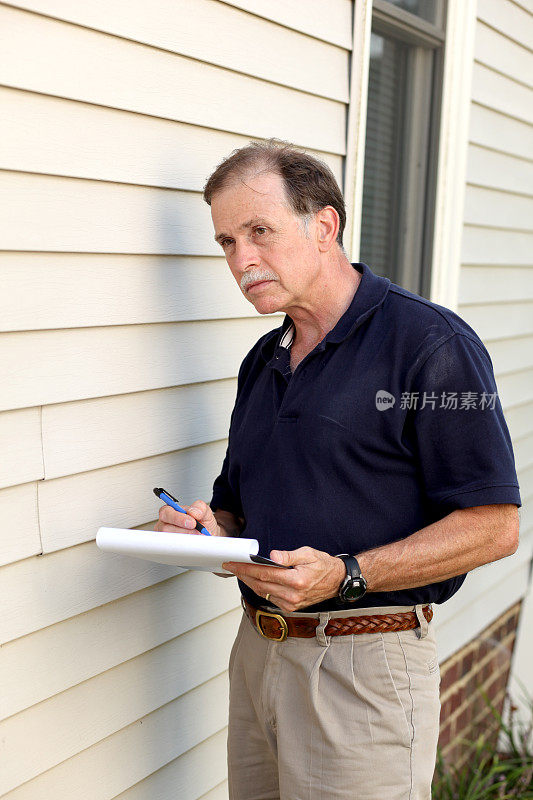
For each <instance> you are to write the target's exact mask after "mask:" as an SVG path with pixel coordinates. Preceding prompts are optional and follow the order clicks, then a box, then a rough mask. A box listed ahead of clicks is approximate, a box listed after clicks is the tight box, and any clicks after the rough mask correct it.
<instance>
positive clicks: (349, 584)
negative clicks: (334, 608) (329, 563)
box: [335, 553, 366, 603]
mask: <svg viewBox="0 0 533 800" xmlns="http://www.w3.org/2000/svg"><path fill="white" fill-rule="evenodd" d="M335 558H341V559H342V560H343V561H344V563H345V565H346V577H345V578H344V580H343V582H342V583H341V585H340V588H339V593H338V595H337V602H338V603H355V601H356V600H359V599H360V598H361V597H362V596H363V595H364V594H365V593H366V581H365V579H364V578H363V576H362V575H361V568H360V566H359V563H358V561H357V559H356V557H355V556H351V555H349V554H348V553H339V554H338V555H337V556H335Z"/></svg>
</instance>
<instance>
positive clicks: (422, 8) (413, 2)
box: [389, 0, 438, 23]
mask: <svg viewBox="0 0 533 800" xmlns="http://www.w3.org/2000/svg"><path fill="white" fill-rule="evenodd" d="M389 2H390V3H391V5H393V6H397V7H398V8H403V10H404V11H409V12H410V13H411V14H416V16H417V17H421V18H422V19H425V20H427V21H428V22H433V23H435V22H437V10H438V9H437V0H389Z"/></svg>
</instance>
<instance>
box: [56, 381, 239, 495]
mask: <svg viewBox="0 0 533 800" xmlns="http://www.w3.org/2000/svg"><path fill="white" fill-rule="evenodd" d="M236 392H237V381H236V379H235V378H229V379H227V380H222V381H208V382H205V383H200V384H193V385H191V386H184V387H178V388H176V389H158V390H156V391H153V392H136V393H134V394H131V395H118V396H116V397H102V398H96V399H94V400H83V401H81V402H76V403H59V404H54V405H51V406H45V407H44V408H43V451H44V460H45V467H46V478H47V479H48V480H49V479H50V478H59V477H63V476H66V475H73V474H75V473H77V472H84V471H87V470H94V469H100V468H101V467H108V466H111V465H112V464H121V463H124V462H126V461H134V460H135V459H139V458H148V457H149V456H155V455H159V454H161V453H168V452H171V451H173V450H181V449H183V448H186V447H192V446H194V445H199V444H206V443H207V442H210V441H215V440H217V439H224V438H225V437H226V436H227V435H228V429H229V422H230V415H231V411H232V409H233V405H234V402H235V395H236Z"/></svg>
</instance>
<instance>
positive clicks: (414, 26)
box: [360, 0, 445, 297]
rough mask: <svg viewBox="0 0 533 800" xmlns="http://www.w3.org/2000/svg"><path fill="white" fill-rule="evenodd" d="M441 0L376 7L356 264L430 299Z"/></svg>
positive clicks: (382, 2)
mask: <svg viewBox="0 0 533 800" xmlns="http://www.w3.org/2000/svg"><path fill="white" fill-rule="evenodd" d="M444 19H445V7H444V0H395V2H388V1H386V0H374V4H373V12H372V33H371V41H370V71H369V84H368V106H367V122H366V145H365V166H364V182H363V203H362V220H361V248H360V259H361V261H364V262H365V263H366V264H369V265H370V267H371V269H372V270H373V271H374V272H376V273H377V274H378V275H384V276H386V277H388V278H390V279H391V280H392V281H394V282H395V283H398V284H399V285H400V286H403V287H404V288H406V289H409V290H410V291H413V292H416V293H417V294H421V295H423V296H425V297H428V296H429V288H430V277H431V275H430V270H431V251H432V243H433V237H432V232H433V220H434V200H435V182H436V154H437V148H438V140H437V133H438V125H439V117H440V113H439V112H440V101H441V94H442V71H443V60H444V31H443V24H444Z"/></svg>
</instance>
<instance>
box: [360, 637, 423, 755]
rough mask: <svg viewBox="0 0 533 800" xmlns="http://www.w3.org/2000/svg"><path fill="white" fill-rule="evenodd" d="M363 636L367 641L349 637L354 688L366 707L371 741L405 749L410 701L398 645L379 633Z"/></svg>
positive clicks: (408, 740)
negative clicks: (351, 650)
mask: <svg viewBox="0 0 533 800" xmlns="http://www.w3.org/2000/svg"><path fill="white" fill-rule="evenodd" d="M363 636H365V637H366V636H368V637H371V638H368V639H366V638H365V640H364V641H362V640H361V635H357V636H354V637H353V638H354V650H353V652H354V659H353V660H354V688H355V691H356V692H357V694H358V695H359V696H360V698H361V699H362V700H363V701H364V702H365V703H366V705H367V716H368V722H369V726H370V733H371V738H372V742H373V743H374V744H379V745H389V746H393V745H396V746H401V747H407V748H409V747H411V740H412V724H411V716H412V701H411V697H410V694H409V676H408V675H407V670H406V666H405V662H404V660H403V658H402V650H401V646H399V643H398V642H396V643H394V640H391V639H385V638H384V635H383V634H381V633H371V634H367V635H365V634H363ZM388 636H389V634H385V637H388ZM391 645H392V648H391Z"/></svg>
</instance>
